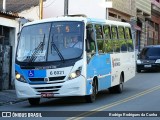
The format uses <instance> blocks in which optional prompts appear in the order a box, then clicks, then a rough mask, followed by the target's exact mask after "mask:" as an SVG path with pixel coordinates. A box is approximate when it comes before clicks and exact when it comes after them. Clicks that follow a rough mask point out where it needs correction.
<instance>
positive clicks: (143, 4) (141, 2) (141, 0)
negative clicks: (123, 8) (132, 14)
mask: <svg viewBox="0 0 160 120" xmlns="http://www.w3.org/2000/svg"><path fill="white" fill-rule="evenodd" d="M135 4H136V9H138V10H140V11H142V12H144V13H146V14H149V15H151V0H135Z"/></svg>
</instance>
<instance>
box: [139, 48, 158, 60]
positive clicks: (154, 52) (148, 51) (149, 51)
mask: <svg viewBox="0 0 160 120" xmlns="http://www.w3.org/2000/svg"><path fill="white" fill-rule="evenodd" d="M150 56H155V57H158V56H160V48H156V47H151V48H144V49H143V50H142V52H141V54H140V58H147V57H150Z"/></svg>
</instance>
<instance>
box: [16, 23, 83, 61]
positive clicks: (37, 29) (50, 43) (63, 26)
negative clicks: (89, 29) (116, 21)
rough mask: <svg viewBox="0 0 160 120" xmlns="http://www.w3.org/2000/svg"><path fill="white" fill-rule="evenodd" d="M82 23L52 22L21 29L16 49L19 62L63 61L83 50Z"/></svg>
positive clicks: (72, 57)
mask: <svg viewBox="0 0 160 120" xmlns="http://www.w3.org/2000/svg"><path fill="white" fill-rule="evenodd" d="M83 29H84V23H83V22H53V23H43V24H35V25H31V26H26V27H24V28H23V29H22V31H21V35H20V38H19V43H18V49H17V60H18V61H19V62H47V61H63V62H64V61H65V60H67V59H74V58H78V57H80V56H81V55H82V51H83V50H82V49H83V34H84V30H83Z"/></svg>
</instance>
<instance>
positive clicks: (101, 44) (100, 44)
mask: <svg viewBox="0 0 160 120" xmlns="http://www.w3.org/2000/svg"><path fill="white" fill-rule="evenodd" d="M95 29H96V39H97V46H98V52H99V53H104V51H105V49H104V48H105V47H104V39H103V32H102V25H98V24H96V25H95Z"/></svg>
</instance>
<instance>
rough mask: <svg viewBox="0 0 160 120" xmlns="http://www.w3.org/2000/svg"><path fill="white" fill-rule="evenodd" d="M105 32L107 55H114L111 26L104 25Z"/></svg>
mask: <svg viewBox="0 0 160 120" xmlns="http://www.w3.org/2000/svg"><path fill="white" fill-rule="evenodd" d="M103 30H104V36H105V37H104V38H105V44H104V46H105V52H106V53H113V43H112V39H111V29H110V26H109V25H104V26H103Z"/></svg>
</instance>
